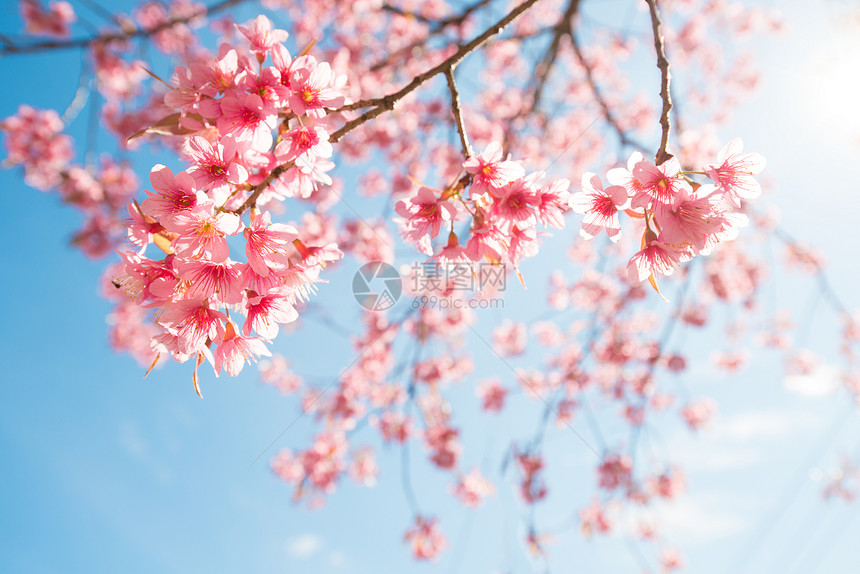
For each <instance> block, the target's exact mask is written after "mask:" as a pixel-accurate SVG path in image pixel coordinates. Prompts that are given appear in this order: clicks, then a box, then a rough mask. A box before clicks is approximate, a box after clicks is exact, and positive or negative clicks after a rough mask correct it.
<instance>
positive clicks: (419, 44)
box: [369, 0, 492, 72]
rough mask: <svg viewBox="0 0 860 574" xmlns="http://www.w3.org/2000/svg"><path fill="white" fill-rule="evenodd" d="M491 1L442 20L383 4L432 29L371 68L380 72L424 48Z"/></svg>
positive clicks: (486, 0)
mask: <svg viewBox="0 0 860 574" xmlns="http://www.w3.org/2000/svg"><path fill="white" fill-rule="evenodd" d="M491 1H492V0H478V1H477V2H475V3H474V4H471V5H469V6H466V8H464V9H463V11H462V12H460V13H459V14H455V15H453V16H449V17H447V18H443V19H442V20H433V19H432V18H426V17H424V16H421V15H418V14H415V13H414V12H408V11H406V10H403V9H402V8H398V7H396V6H391V5H390V4H383V5H382V10H383V11H386V12H392V13H394V14H398V15H400V16H403V17H411V18H414V19H415V20H418V21H419V22H424V23H426V24H430V25H431V26H430V31H429V32H428V34H427V36H426V37H425V38H424V39H423V40H417V41H415V42H412V43H411V44H409V45H408V46H405V47H403V48H401V49H399V50H397V51H396V52H394V53H392V54H389V55H388V56H387V57H386V58H385V59H384V60H381V61H379V62H376V63H375V64H373V65H372V66H370V68H369V70H370V71H371V72H378V71H379V70H381V69H383V68H385V67H386V66H388V65H390V64H391V63H392V62H393V61H396V60H397V59H398V58H401V57H403V56H408V55H410V54H412V53H413V52H414V51H415V50H416V49H418V48H423V47H424V46H426V45H427V42H429V41H430V40H431V39H432V38H433V37H435V36H439V35H441V34H442V33H443V32H444V31H445V30H446V29H448V28H450V27H451V26H454V27H460V26H462V25H463V23H464V22H465V21H466V19H467V18H468V17H469V16H471V15H472V13H473V12H475V11H476V10H478V9H480V8H482V7H484V6H486V5H487V4H489V3H490V2H491Z"/></svg>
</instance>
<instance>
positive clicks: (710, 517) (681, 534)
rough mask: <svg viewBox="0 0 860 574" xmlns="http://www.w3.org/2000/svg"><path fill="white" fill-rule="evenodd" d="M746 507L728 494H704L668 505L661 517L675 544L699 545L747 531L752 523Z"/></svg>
mask: <svg viewBox="0 0 860 574" xmlns="http://www.w3.org/2000/svg"><path fill="white" fill-rule="evenodd" d="M743 506H744V505H743V504H742V501H741V500H740V499H739V498H738V497H736V496H733V495H731V494H729V493H726V492H714V491H712V492H703V493H700V494H688V495H686V496H682V497H681V498H680V499H678V500H677V501H675V502H672V503H669V504H667V505H665V507H664V508H663V509H661V511H660V512H659V515H658V516H659V518H660V522H661V523H662V524H663V525H664V526H665V527H666V529H667V531H668V532H670V533H671V534H672V539H673V540H679V541H680V540H683V541H684V542H685V543H687V544H696V543H703V542H711V541H714V540H719V539H721V538H728V537H730V536H732V535H734V534H737V533H739V532H741V531H743V530H744V529H745V528H747V527H748V526H749V519H748V518H745V516H744V513H743V511H742V508H743ZM733 510H734V511H733Z"/></svg>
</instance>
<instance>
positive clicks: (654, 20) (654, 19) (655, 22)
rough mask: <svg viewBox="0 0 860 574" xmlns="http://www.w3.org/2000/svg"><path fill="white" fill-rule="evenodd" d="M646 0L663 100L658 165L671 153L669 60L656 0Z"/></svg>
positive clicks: (668, 157) (670, 156)
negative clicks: (669, 149) (664, 45)
mask: <svg viewBox="0 0 860 574" xmlns="http://www.w3.org/2000/svg"><path fill="white" fill-rule="evenodd" d="M645 1H646V2H648V8H649V10H650V12H651V29H652V31H653V32H654V49H655V50H656V51H657V67H658V68H659V69H660V75H661V81H660V98H662V100H663V111H662V113H661V114H660V125H661V126H662V128H663V134H662V136H661V137H660V149H659V150H657V156H656V158H655V159H656V161H657V165H660V164H661V163H663V162H664V161H666V160H668V159H671V158H672V154H670V153H669V152H668V151H667V148H668V147H669V129H670V127H671V124H670V122H669V113H670V112H671V111H672V96H671V95H670V93H671V92H670V85H669V82H670V81H671V77H672V76H671V74H670V73H669V60H667V59H666V50H665V49H664V47H663V32H662V30H661V26H662V22H661V21H660V14H659V13H658V12H657V0H645Z"/></svg>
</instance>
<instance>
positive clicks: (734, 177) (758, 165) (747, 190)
mask: <svg viewBox="0 0 860 574" xmlns="http://www.w3.org/2000/svg"><path fill="white" fill-rule="evenodd" d="M765 164H766V162H765V159H764V157H762V156H761V155H759V154H757V153H743V141H741V139H740V138H735V139H733V140H731V141H730V142H729V143H727V144H726V145H725V146H724V147H723V149H721V150H720V153H719V155H717V163H716V164H715V165H711V166H709V167H708V169H707V172H708V175H709V176H710V177H711V179H713V180H714V181H715V182H717V185H718V186H719V187H720V189H721V190H722V191H723V192H724V193H725V197H726V198H727V199H728V201H729V202H730V203H731V204H732V205H733V206H734V207H740V206H741V200H742V199H755V198H757V197H758V196H760V195H761V185H760V184H759V182H758V181H757V180H756V179H755V177H754V176H756V175H758V174H759V173H761V171H762V170H763V169H764V168H765Z"/></svg>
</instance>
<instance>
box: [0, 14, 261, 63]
mask: <svg viewBox="0 0 860 574" xmlns="http://www.w3.org/2000/svg"><path fill="white" fill-rule="evenodd" d="M247 1H248V0H221V1H220V2H217V3H215V4H212V5H211V6H207V7H205V8H202V9H200V10H196V11H195V12H193V13H191V14H188V15H186V16H181V17H177V18H171V19H169V20H167V21H166V22H163V23H161V24H159V25H157V26H153V27H152V28H135V29H128V30H122V31H119V32H111V33H105V34H94V35H92V36H88V37H86V38H72V39H70V40H47V41H43V42H31V43H27V44H19V43H16V42H9V41H8V40H2V44H3V45H2V46H0V56H9V55H18V54H37V53H40V52H49V51H53V50H68V49H72V48H87V47H89V46H91V45H93V44H101V43H110V42H117V41H121V40H130V39H132V38H148V37H149V36H152V35H154V34H157V33H159V32H162V31H164V30H167V29H168V28H172V27H173V26H177V25H179V24H186V23H188V22H190V21H191V20H194V19H195V18H200V17H203V16H211V15H213V14H216V13H218V12H223V11H224V10H227V9H228V8H232V7H234V6H238V5H239V4H242V3H244V2H247Z"/></svg>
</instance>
